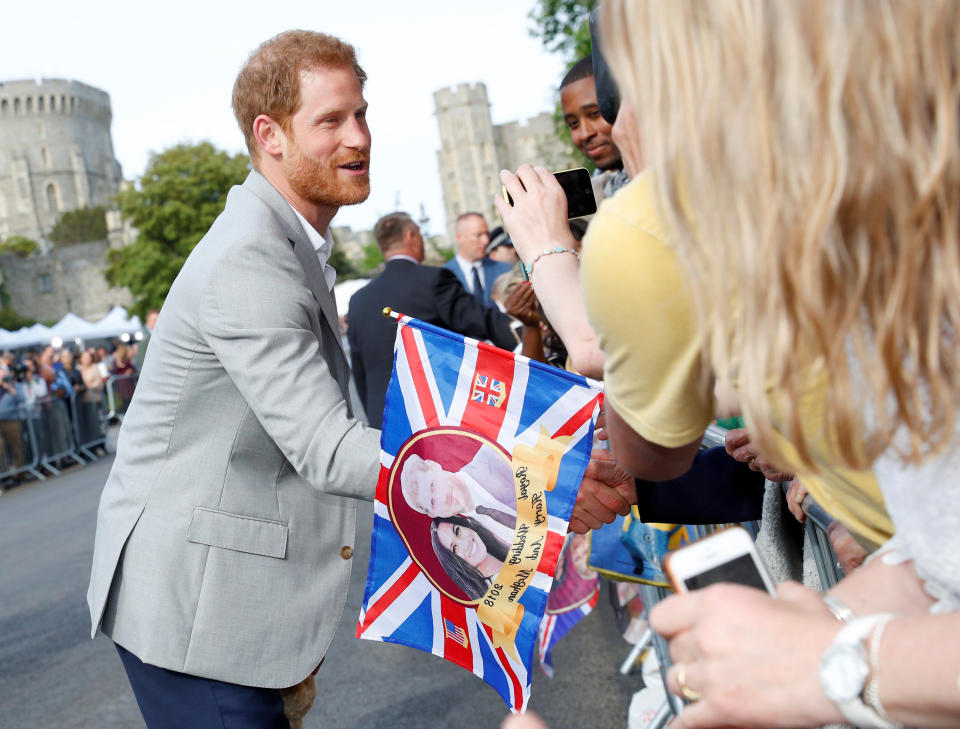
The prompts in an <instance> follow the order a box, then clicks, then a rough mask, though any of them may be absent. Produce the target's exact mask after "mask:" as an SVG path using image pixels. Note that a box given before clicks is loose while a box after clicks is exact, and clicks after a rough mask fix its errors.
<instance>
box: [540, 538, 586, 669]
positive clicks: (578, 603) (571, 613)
mask: <svg viewBox="0 0 960 729" xmlns="http://www.w3.org/2000/svg"><path fill="white" fill-rule="evenodd" d="M575 539H583V540H585V539H586V537H583V536H581V535H577V534H572V533H571V534H568V535H567V543H566V545H565V546H564V549H563V554H561V556H560V564H562V565H563V568H564V569H563V573H562V575H561V576H558V577H557V578H556V579H555V580H554V584H553V589H551V590H550V597H549V598H548V600H547V613H546V615H544V616H543V622H541V623H540V649H539V655H540V668H541V669H542V670H543V672H544V673H545V674H547V675H548V676H550V677H551V678H553V657H552V656H551V651H552V650H553V647H554V646H555V645H556V644H557V643H559V642H560V639H561V638H563V637H564V636H565V635H566V634H567V633H569V632H570V631H571V630H572V629H573V626H574V625H576V624H577V623H579V622H580V621H581V620H582V619H583V618H585V617H586V616H587V615H589V614H590V613H591V612H592V611H593V609H594V608H595V607H596V606H597V600H598V598H599V595H600V586H599V580H598V578H597V573H596V572H594V571H593V570H589V569H588V571H587V572H586V573H585V574H580V572H579V570H578V566H579V567H580V568H581V569H583V568H584V567H585V566H586V565H577V564H576V561H575V558H574V556H573V550H572V549H571V546H572V544H573V541H574V540H575ZM584 557H586V555H584ZM557 573H558V574H560V568H559V567H558V568H557Z"/></svg>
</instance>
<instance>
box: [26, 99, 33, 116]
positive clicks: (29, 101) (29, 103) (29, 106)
mask: <svg viewBox="0 0 960 729" xmlns="http://www.w3.org/2000/svg"><path fill="white" fill-rule="evenodd" d="M26 106H27V113H28V114H29V113H30V112H31V111H33V97H32V96H28V97H27V104H26Z"/></svg>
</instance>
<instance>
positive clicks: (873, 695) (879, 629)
mask: <svg viewBox="0 0 960 729" xmlns="http://www.w3.org/2000/svg"><path fill="white" fill-rule="evenodd" d="M892 619H893V615H888V616H887V619H886V620H883V621H882V622H879V623H877V625H876V627H874V629H873V632H871V633H870V637H869V639H868V641H867V645H868V648H867V653H868V655H869V657H870V678H869V679H867V685H866V687H865V688H864V689H863V701H864V703H865V704H866V705H867V706H869V707H870V708H871V709H873V710H874V711H875V712H876V713H877V716H879V717H881V718H882V719H884V720H886V721H887V722H889V724H890V726H892V727H896V728H897V729H903V724H900V723H898V722H896V721H894V720H893V719H891V718H890V715H889V714H887V710H886V709H884V708H883V704H881V703H880V639H881V637H882V636H883V630H884V628H886V627H887V623H889V622H890V621H891V620H892Z"/></svg>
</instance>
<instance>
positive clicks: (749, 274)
mask: <svg viewBox="0 0 960 729" xmlns="http://www.w3.org/2000/svg"><path fill="white" fill-rule="evenodd" d="M958 8H960V4H958V3H956V2H950V1H948V0H929V1H923V2H921V1H919V0H842V2H837V1H836V0H804V1H803V2H797V1H796V0H780V1H776V0H741V1H740V2H732V1H730V0H702V1H701V0H669V2H664V0H608V2H606V4H605V5H604V8H603V11H602V14H603V34H604V42H605V48H606V50H607V52H608V56H609V60H610V62H611V66H612V67H613V70H614V73H615V75H616V77H617V79H618V81H619V83H620V88H621V91H622V92H623V93H624V95H625V96H626V97H627V98H628V99H630V100H631V101H632V102H633V104H634V105H635V107H636V110H637V114H638V118H639V123H640V131H641V133H642V135H643V138H644V141H645V150H644V152H645V156H646V158H647V160H648V161H649V162H650V163H651V167H652V168H653V174H654V177H655V179H656V183H657V192H658V196H659V204H660V206H661V212H662V214H663V216H664V219H665V221H666V223H667V225H668V228H669V230H670V233H671V235H672V236H673V237H674V241H675V244H676V246H677V250H678V251H679V253H680V256H681V258H682V260H683V262H684V265H685V266H686V269H687V271H688V273H689V277H690V281H691V288H692V292H693V295H694V298H695V300H696V302H697V310H698V315H699V319H700V325H701V327H702V331H703V332H704V335H705V336H704V340H705V341H704V348H705V358H706V361H707V362H709V363H710V365H711V366H712V368H713V370H714V373H715V374H716V376H717V377H718V378H720V379H721V380H727V381H735V384H736V387H737V390H738V391H739V392H740V394H741V401H742V403H743V407H744V411H745V414H746V415H747V418H748V422H750V424H751V428H752V429H753V430H754V431H755V432H754V435H755V438H756V440H757V441H758V444H759V445H760V447H761V448H763V449H765V450H766V451H767V452H768V453H770V454H772V455H773V456H774V457H775V458H776V457H778V456H779V457H780V460H783V459H782V455H783V453H782V451H781V449H780V448H779V447H778V444H777V440H776V438H775V437H774V430H775V422H776V430H779V431H780V432H782V433H783V434H784V435H785V436H786V437H787V438H788V439H789V440H790V441H791V442H792V443H793V445H794V446H796V448H797V451H798V454H799V457H800V459H801V460H802V461H803V462H804V464H806V465H808V466H813V465H814V462H813V461H814V458H813V454H812V451H811V445H812V440H813V439H814V438H818V437H819V436H813V437H811V435H810V433H811V431H812V432H813V433H817V432H820V433H822V434H828V437H829V439H830V440H832V441H833V443H834V445H835V446H836V447H837V455H838V456H839V457H840V458H841V459H842V461H843V464H844V465H847V466H850V467H855V468H862V467H865V466H867V465H869V464H870V463H871V462H872V461H873V460H874V459H875V457H876V456H877V455H878V454H879V453H880V452H882V451H883V450H885V449H887V448H888V447H889V446H890V445H891V444H893V443H894V438H893V436H894V433H895V432H897V430H898V429H899V428H900V427H901V426H902V427H903V428H904V431H905V432H906V434H908V435H909V438H905V439H903V440H901V439H900V438H899V437H898V438H897V441H896V444H895V445H896V446H897V448H898V450H899V451H900V452H901V453H902V455H903V456H904V457H906V458H907V459H908V460H911V461H919V460H921V459H922V458H924V457H925V456H927V455H929V454H931V453H934V452H936V451H938V450H939V449H941V448H943V447H944V446H945V445H946V444H947V443H948V441H949V439H951V438H952V436H953V433H954V428H955V425H956V418H957V407H958V396H960V371H958V366H957V365H958V363H957V355H958V343H957V338H956V335H957V332H958V331H960V330H958V324H960V245H958V232H960V154H958V126H957V114H958V99H960V87H958V74H960V43H958V42H957V39H956V33H957V28H958V27H960V17H958V16H960V11H958ZM817 373H819V375H820V376H821V377H822V379H823V381H824V388H825V405H826V407H825V415H824V421H823V422H822V423H808V424H807V425H808V430H807V434H806V435H805V432H804V429H803V428H802V425H803V424H802V423H801V414H800V407H799V403H800V399H801V394H802V393H805V392H807V391H809V387H810V385H811V384H812V383H813V382H814V380H815V379H816V376H817ZM771 393H775V394H776V395H777V400H776V404H775V405H773V404H772V403H771ZM774 411H775V413H776V415H775V416H774V414H773V413H774ZM810 426H812V427H810Z"/></svg>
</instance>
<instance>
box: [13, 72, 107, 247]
mask: <svg viewBox="0 0 960 729" xmlns="http://www.w3.org/2000/svg"><path fill="white" fill-rule="evenodd" d="M112 117H113V115H112V112H111V110H110V97H109V95H107V93H106V92H104V91H101V90H100V89H96V88H94V87H92V86H88V85H87V84H83V83H80V82H79V81H67V80H63V79H43V80H42V81H33V80H26V81H6V82H0V239H2V238H6V237H8V236H11V235H25V236H27V237H28V238H33V239H34V240H37V241H40V242H41V243H43V241H44V239H45V237H46V236H47V235H48V234H49V233H50V231H51V230H52V229H53V226H54V225H56V222H57V220H58V218H59V217H60V214H61V213H63V212H66V211H68V210H74V209H76V208H82V207H94V206H97V205H103V206H108V205H109V204H110V199H111V198H112V196H113V195H115V194H116V193H117V191H118V189H119V186H120V182H121V180H122V176H121V172H120V165H119V163H118V162H117V160H116V159H115V158H114V155H113V142H112V140H111V137H110V122H111V119H112Z"/></svg>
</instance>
